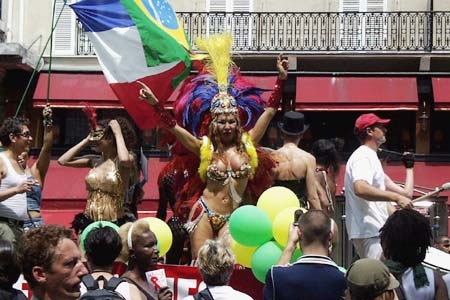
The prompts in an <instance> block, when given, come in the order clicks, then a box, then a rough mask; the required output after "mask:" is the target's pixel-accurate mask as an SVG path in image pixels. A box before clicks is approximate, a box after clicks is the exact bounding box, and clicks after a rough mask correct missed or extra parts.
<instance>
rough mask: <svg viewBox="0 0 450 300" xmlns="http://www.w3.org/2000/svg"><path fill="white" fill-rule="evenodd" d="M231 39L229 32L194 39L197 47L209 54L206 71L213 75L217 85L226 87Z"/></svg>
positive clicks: (230, 62) (229, 64) (230, 61)
mask: <svg viewBox="0 0 450 300" xmlns="http://www.w3.org/2000/svg"><path fill="white" fill-rule="evenodd" d="M232 43H233V39H232V36H231V33H222V34H217V35H213V36H210V37H209V38H204V39H200V38H198V39H197V40H196V41H195V44H196V45H197V48H198V49H199V50H202V51H206V52H207V53H208V54H209V58H210V60H209V62H208V63H207V65H206V66H207V69H208V71H209V72H210V73H211V74H213V75H215V77H216V81H217V84H218V86H219V87H222V86H223V87H228V70H229V68H230V66H231V65H232V63H233V62H232V60H231V46H232Z"/></svg>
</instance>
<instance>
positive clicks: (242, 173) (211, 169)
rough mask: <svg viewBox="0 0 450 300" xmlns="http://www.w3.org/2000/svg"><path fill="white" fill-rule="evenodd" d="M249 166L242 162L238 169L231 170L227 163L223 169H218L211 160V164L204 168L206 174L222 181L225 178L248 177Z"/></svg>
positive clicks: (212, 178)
mask: <svg viewBox="0 0 450 300" xmlns="http://www.w3.org/2000/svg"><path fill="white" fill-rule="evenodd" d="M251 168H252V167H251V166H250V164H249V163H244V164H242V165H241V166H240V167H239V169H237V170H233V169H232V168H231V166H230V165H229V164H228V167H227V169H226V170H225V171H223V170H219V168H218V166H217V163H216V162H215V161H212V162H211V164H210V165H209V166H208V168H207V169H206V176H207V177H208V178H209V179H211V180H213V181H215V182H222V183H224V182H225V181H226V180H227V179H229V178H233V179H240V178H248V177H249V176H250V170H251Z"/></svg>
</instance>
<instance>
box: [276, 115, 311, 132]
mask: <svg viewBox="0 0 450 300" xmlns="http://www.w3.org/2000/svg"><path fill="white" fill-rule="evenodd" d="M278 128H280V130H281V132H283V133H284V134H287V135H301V134H303V133H304V132H305V131H306V130H308V128H309V125H305V115H303V114H302V113H300V112H296V111H288V112H286V113H284V115H283V120H282V121H281V122H278Z"/></svg>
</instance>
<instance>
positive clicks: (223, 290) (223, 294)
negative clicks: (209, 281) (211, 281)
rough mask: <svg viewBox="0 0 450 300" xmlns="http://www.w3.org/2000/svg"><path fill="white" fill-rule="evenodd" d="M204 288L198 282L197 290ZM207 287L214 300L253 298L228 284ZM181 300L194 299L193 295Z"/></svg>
mask: <svg viewBox="0 0 450 300" xmlns="http://www.w3.org/2000/svg"><path fill="white" fill-rule="evenodd" d="M204 288H206V286H203V287H202V285H201V284H200V287H199V291H201V290H203V289H204ZM208 288H209V291H210V292H211V295H212V296H213V298H214V300H229V299H233V300H253V298H252V297H250V296H249V295H247V294H244V293H242V292H239V291H237V290H235V289H233V288H232V287H231V286H229V285H222V286H209V287H208ZM183 300H194V297H193V296H187V297H185V298H184V299H183Z"/></svg>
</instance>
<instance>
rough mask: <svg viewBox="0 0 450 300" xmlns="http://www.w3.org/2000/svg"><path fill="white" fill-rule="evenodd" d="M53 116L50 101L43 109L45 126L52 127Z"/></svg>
mask: <svg viewBox="0 0 450 300" xmlns="http://www.w3.org/2000/svg"><path fill="white" fill-rule="evenodd" d="M52 116H53V111H52V108H51V107H50V103H47V104H46V105H45V107H44V109H43V110H42V117H43V120H44V126H45V127H50V126H52V125H53V119H52Z"/></svg>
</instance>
